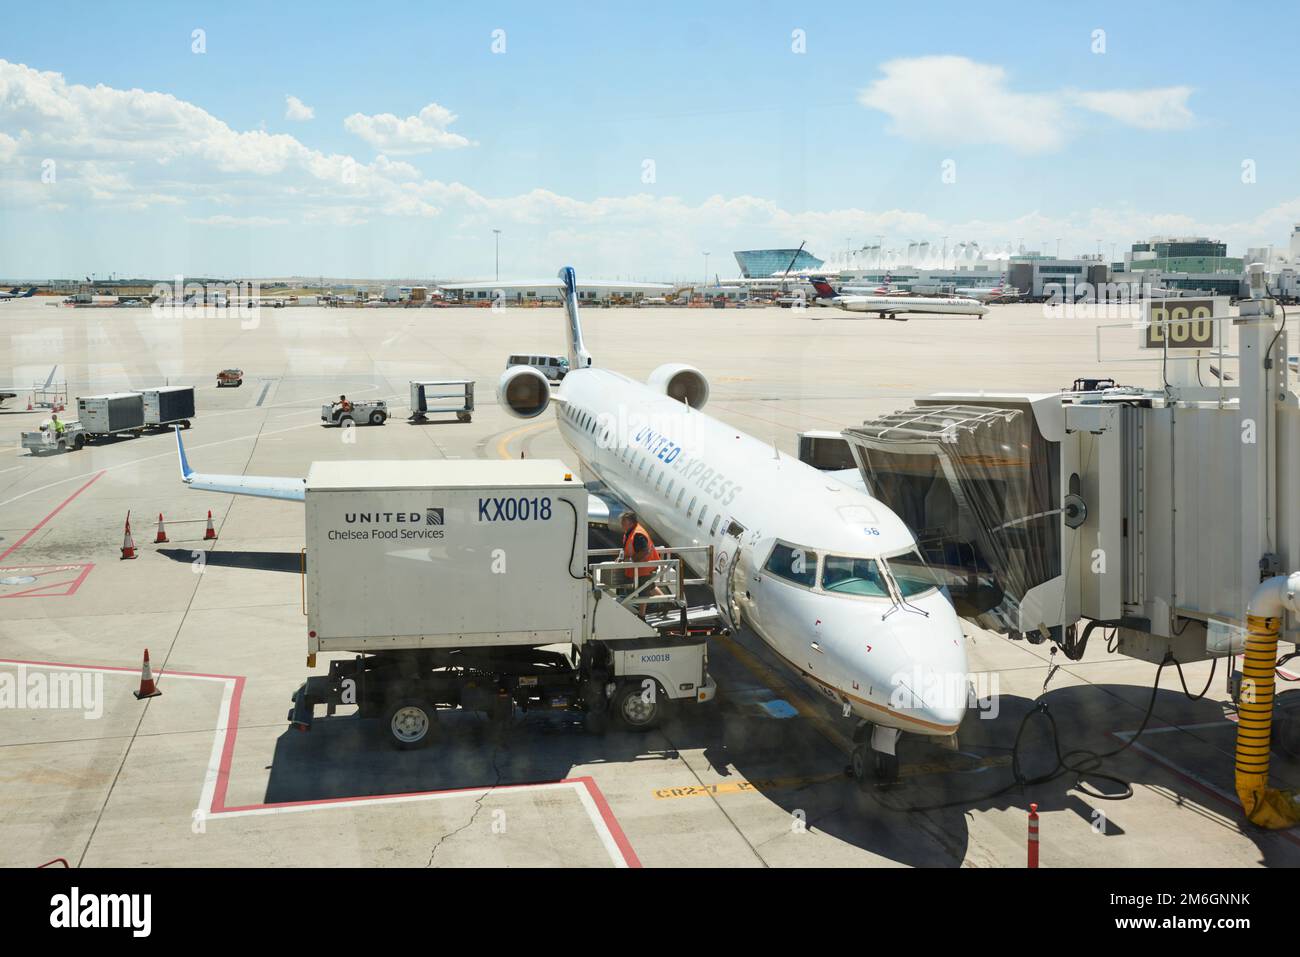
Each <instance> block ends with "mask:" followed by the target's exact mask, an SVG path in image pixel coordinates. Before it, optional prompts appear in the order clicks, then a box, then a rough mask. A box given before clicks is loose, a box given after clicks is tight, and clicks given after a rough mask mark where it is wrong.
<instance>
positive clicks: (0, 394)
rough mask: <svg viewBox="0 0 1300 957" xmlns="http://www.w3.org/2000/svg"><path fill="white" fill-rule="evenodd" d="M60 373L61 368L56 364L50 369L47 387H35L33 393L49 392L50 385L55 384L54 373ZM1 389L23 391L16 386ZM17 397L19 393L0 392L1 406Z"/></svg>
mask: <svg viewBox="0 0 1300 957" xmlns="http://www.w3.org/2000/svg"><path fill="white" fill-rule="evenodd" d="M58 371H59V367H58V364H57V363H56V364H55V365H53V366H51V367H50V374H49V375H48V376H46V377H45V385H43V386H33V387H32V391H33V392H36V391H47V390H48V389H49V388H50V385H51V384H52V383H53V382H54V373H56V372H58ZM0 389H5V390H8V389H20V390H21V387H20V386H16V385H11V386H0ZM17 396H18V393H17V392H9V391H3V392H0V406H3V405H4V404H5V403H6V402H8V401H9V400H10V399H13V398H17Z"/></svg>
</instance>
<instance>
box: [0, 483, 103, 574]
mask: <svg viewBox="0 0 1300 957" xmlns="http://www.w3.org/2000/svg"><path fill="white" fill-rule="evenodd" d="M105 471H107V470H106V469H100V470H99V471H98V472H96V473H95V474H94V475H93V476H92V477H91V479H90V481H89V482H87V483H86V484H85V485H83V486H81V488H79V489H77V490H76V491H75V492H73V493H72V494H71V495H69V496H68V497H67V498H65V499H64V500H63V501H62V502H60V503H59V504H58V506H57V507H56V508H55V509H54V511H52V512H50V514H49V515H46V516H45V517H44V518H43V519H41V520H40V521H39V522H37V523H36V525H35V527H33V528H32V530H31V531H30V532H28V533H27V534H26V535H24V536H23V537H22V538H20V539H18V541H16V542H14V543H13V544H12V545H10V546H9V547H8V548H7V549H5V550H4V552H0V562H2V561H4V560H5V559H6V558H8V557H9V556H10V555H12V554H13V553H14V552H16V551H17V550H18V548H19V546H21V545H22V544H23V543H24V542H26V541H27V540H28V539H29V538H31V537H32V536H33V535H35V534H36V533H37V532H39V531H40V530H41V529H42V528H44V527H45V524H46V523H47V522H48V521H49V520H50V519H52V518H53V517H54V516H55V515H58V514H59V512H61V511H63V509H64V508H65V507H66V506H67V504H68V503H69V502H71V501H72V500H73V499H74V498H76V497H77V496H78V495H80V494H81V493H82V492H84V491H85V490H86V489H88V488H90V487H91V486H92V485H94V484H95V483H96V482H98V481H99V480H100V479H101V478H103V477H104V472H105Z"/></svg>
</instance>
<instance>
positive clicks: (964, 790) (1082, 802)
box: [265, 676, 1300, 867]
mask: <svg viewBox="0 0 1300 957" xmlns="http://www.w3.org/2000/svg"><path fill="white" fill-rule="evenodd" d="M719 684H720V686H721V688H722V691H721V693H720V696H719V700H718V702H717V703H716V705H709V706H705V707H701V708H687V709H683V710H682V711H680V712H679V713H678V714H677V715H676V716H674V717H673V718H671V719H670V720H669V721H667V722H666V723H665V725H664V726H663V728H662V729H660V730H659V731H654V732H650V733H648V734H633V733H627V732H621V731H609V732H607V733H605V734H591V733H588V732H587V731H585V730H584V728H583V725H582V722H581V720H580V719H578V718H577V717H575V716H573V715H570V714H566V713H558V712H557V713H548V712H532V713H528V714H525V715H521V716H518V717H516V719H515V720H514V721H513V722H512V723H511V724H510V725H508V726H507V727H506V728H505V729H504V730H502V729H498V728H494V727H493V726H492V725H491V724H490V723H489V722H488V721H487V720H486V719H485V718H483V717H481V716H479V715H477V714H473V713H468V712H461V711H454V712H443V713H442V715H441V721H440V729H439V733H438V735H437V738H436V739H435V740H434V741H433V742H431V743H430V745H428V746H427V747H426V748H423V749H420V750H416V751H398V750H395V749H393V748H392V747H391V746H390V745H389V744H388V742H387V740H386V738H385V736H384V734H383V730H384V729H383V728H382V727H381V726H380V724H379V722H378V721H373V720H362V719H359V718H357V717H354V716H348V715H339V716H335V717H332V718H319V719H317V720H316V722H315V723H314V725H313V728H312V730H311V732H310V733H308V734H302V733H299V732H295V731H288V730H286V732H285V733H284V734H283V735H281V736H280V738H279V739H278V740H277V743H276V748H275V755H274V759H273V762H272V769H271V777H270V780H269V782H268V785H267V790H266V797H265V800H266V801H267V802H271V803H277V802H284V801H310V800H322V799H329V798H341V797H358V796H378V795H397V794H409V793H418V792H428V791H443V790H456V789H477V788H482V787H486V786H506V785H511V784H527V783H539V782H546V781H558V780H562V779H564V778H568V777H573V776H577V775H585V774H594V775H595V777H596V780H597V782H598V783H599V782H601V781H604V782H605V783H606V788H607V789H608V790H611V791H612V790H614V789H613V788H611V787H609V783H610V782H609V778H607V777H606V775H607V774H609V773H616V772H615V771H614V768H613V766H618V765H630V764H632V763H634V762H635V763H636V764H638V765H642V764H645V763H648V762H659V763H662V765H663V768H664V771H663V774H662V775H657V776H653V777H652V778H651V784H657V785H660V786H658V787H647V789H646V792H645V793H644V794H643V795H635V796H634V797H633V798H632V800H634V801H638V802H639V801H659V800H664V799H681V801H680V804H679V805H678V806H680V807H681V808H682V811H683V812H684V813H685V814H687V816H688V818H687V819H689V812H690V811H691V810H693V809H698V810H704V809H705V808H704V807H703V806H702V805H703V804H704V803H711V802H716V803H717V805H718V806H719V807H720V808H721V809H722V810H724V811H727V810H730V809H732V808H735V809H741V808H742V807H743V805H744V804H745V802H767V803H768V804H769V805H770V806H772V807H775V808H779V809H780V810H781V811H782V812H783V814H784V815H786V816H788V820H789V822H790V825H789V828H790V830H789V834H790V835H791V836H792V839H795V840H798V839H801V838H800V836H799V834H798V832H799V830H800V829H801V828H805V827H806V828H807V829H808V830H811V831H817V832H821V833H822V834H825V835H828V836H831V837H833V838H835V839H836V840H838V841H842V842H844V843H846V844H849V845H851V846H853V847H856V848H860V849H862V850H864V851H866V852H868V853H870V854H872V855H874V856H876V857H878V858H880V859H882V861H889V862H896V863H900V864H905V865H911V866H922V867H957V866H960V865H961V864H962V863H963V861H964V860H965V859H966V857H967V852H968V845H969V840H970V829H969V823H970V820H971V817H970V816H971V814H972V813H973V812H981V811H999V810H1001V811H1013V812H1021V814H1022V815H1023V814H1024V813H1026V812H1027V810H1028V806H1029V803H1030V802H1035V803H1037V804H1038V806H1039V811H1040V813H1049V812H1054V811H1060V810H1067V811H1069V812H1071V814H1072V815H1073V818H1074V820H1075V824H1074V825H1069V824H1065V825H1056V829H1057V831H1058V834H1061V832H1062V831H1069V832H1070V833H1071V837H1070V838H1069V840H1070V847H1071V848H1073V851H1072V853H1071V854H1070V862H1071V863H1073V864H1076V865H1077V864H1080V863H1087V861H1090V860H1093V859H1095V861H1096V863H1098V864H1101V863H1103V862H1105V861H1107V860H1113V859H1114V857H1113V854H1114V852H1116V851H1118V850H1120V848H1119V847H1114V846H1112V842H1116V843H1119V844H1122V843H1123V842H1124V841H1125V838H1126V837H1127V836H1129V835H1130V834H1137V835H1141V834H1142V830H1143V829H1142V822H1143V820H1148V821H1149V820H1150V815H1151V814H1152V813H1159V812H1153V811H1152V809H1151V805H1150V800H1149V799H1150V796H1151V795H1152V794H1155V795H1157V796H1159V797H1161V798H1163V799H1164V800H1165V801H1167V802H1168V811H1167V813H1168V814H1169V815H1175V814H1187V813H1188V812H1189V811H1190V812H1191V813H1193V814H1196V815H1198V816H1199V817H1201V818H1203V819H1210V820H1212V821H1214V822H1215V823H1216V824H1217V825H1218V826H1220V827H1222V828H1224V829H1225V830H1227V831H1229V832H1235V833H1237V834H1240V835H1241V836H1242V837H1244V838H1246V839H1249V840H1251V841H1252V842H1254V844H1255V846H1256V848H1257V850H1258V853H1259V860H1260V861H1261V862H1262V863H1264V864H1267V865H1290V866H1295V865H1297V864H1300V837H1298V836H1297V835H1295V834H1292V833H1290V832H1284V833H1278V832H1267V831H1261V830H1258V829H1256V828H1253V827H1251V826H1249V825H1247V824H1245V822H1244V820H1243V817H1242V814H1241V809H1240V807H1238V806H1237V805H1236V803H1235V797H1234V795H1233V754H1232V749H1233V743H1234V741H1235V733H1236V725H1235V724H1233V723H1232V722H1231V721H1229V720H1228V719H1227V718H1226V717H1225V715H1224V710H1223V706H1222V705H1221V704H1219V703H1215V702H1209V701H1200V702H1192V701H1189V700H1188V699H1187V698H1186V697H1185V696H1184V695H1183V694H1182V693H1181V692H1178V691H1161V692H1160V693H1159V694H1158V695H1157V697H1156V705H1155V708H1156V714H1157V715H1158V716H1160V717H1157V718H1153V719H1152V721H1151V725H1152V727H1151V728H1150V729H1148V731H1147V732H1146V733H1145V734H1144V735H1143V736H1142V737H1141V738H1140V739H1139V744H1140V746H1141V747H1140V748H1137V747H1134V748H1128V749H1125V750H1123V751H1122V752H1120V753H1118V754H1114V755H1111V756H1106V755H1107V754H1108V752H1112V751H1114V750H1115V749H1117V748H1119V747H1120V745H1122V744H1123V743H1124V741H1125V738H1124V737H1123V736H1122V735H1121V736H1117V735H1116V734H1115V733H1116V732H1129V731H1132V730H1135V729H1136V727H1137V726H1138V725H1139V724H1140V723H1141V714H1142V712H1143V711H1144V710H1145V706H1146V700H1147V698H1148V693H1147V692H1144V691H1143V689H1140V688H1136V687H1134V686H1126V685H1083V686H1075V687H1068V688H1061V689H1059V690H1053V691H1049V692H1048V693H1047V694H1045V695H1044V696H1043V697H1042V698H1041V699H1039V700H1037V701H1034V700H1030V699H1027V698H1022V697H1015V696H1006V695H1004V696H1002V697H1001V698H1000V699H999V701H998V706H999V707H998V713H997V715H996V716H995V717H988V718H981V717H979V715H978V713H977V712H974V711H972V712H971V713H970V715H969V716H968V719H967V721H966V723H965V724H964V725H963V727H962V732H961V736H960V737H961V745H960V750H958V751H951V750H948V749H945V748H941V747H938V746H935V745H932V744H929V743H927V742H926V741H925V740H924V739H920V738H915V737H905V738H904V739H903V744H902V745H901V747H900V757H901V759H902V776H901V779H900V781H899V782H898V783H897V784H894V785H891V786H889V787H880V786H878V785H876V784H874V783H871V784H868V785H867V786H866V787H863V786H860V785H859V784H858V783H857V782H856V781H854V780H852V779H851V778H850V777H849V776H848V775H847V773H846V763H847V756H846V755H845V754H844V753H843V752H842V751H841V750H840V749H839V748H838V747H837V746H835V745H834V744H832V743H831V741H830V739H828V738H827V737H826V736H825V735H824V734H823V733H822V732H821V731H820V730H819V728H818V726H817V723H816V722H814V721H813V720H812V719H811V718H810V717H809V716H807V715H806V714H795V716H793V717H789V718H776V717H772V716H770V715H769V714H768V713H767V712H766V711H765V710H764V709H763V708H762V707H761V706H756V705H755V704H754V702H753V700H751V699H750V698H749V697H748V696H747V695H746V693H745V690H744V689H742V688H737V689H736V691H737V693H736V694H734V695H729V694H728V689H727V685H726V683H725V676H723V677H722V678H720V680H719ZM1287 698H1294V699H1295V700H1294V701H1286V699H1287ZM1117 699H1118V700H1123V701H1126V702H1129V703H1131V704H1137V706H1138V707H1139V708H1140V709H1141V710H1138V711H1136V712H1134V711H1133V710H1132V709H1131V708H1124V709H1123V713H1124V714H1125V715H1130V716H1131V715H1133V714H1136V716H1137V717H1136V720H1126V718H1125V717H1121V718H1119V719H1117V718H1116V717H1115V715H1116V710H1117V709H1116V705H1117ZM1279 702H1280V703H1279V708H1280V709H1282V710H1283V711H1287V710H1290V711H1293V712H1294V713H1296V714H1300V710H1297V708H1300V692H1294V693H1290V694H1287V695H1283V696H1282V697H1281V698H1280V699H1279ZM1041 703H1046V705H1047V709H1048V712H1049V713H1050V714H1051V715H1052V717H1053V718H1054V720H1055V722H1056V728H1057V735H1058V736H1059V737H1058V739H1056V740H1054V739H1053V737H1052V735H1051V731H1050V723H1049V722H1048V721H1047V720H1046V719H1044V718H1042V717H1041V716H1035V717H1033V718H1030V720H1029V722H1028V724H1027V725H1026V727H1025V730H1024V734H1023V737H1022V740H1021V746H1020V751H1019V765H1020V770H1021V773H1022V775H1023V776H1024V777H1025V778H1027V779H1034V778H1037V777H1040V776H1044V775H1048V774H1051V773H1052V771H1053V769H1054V768H1056V767H1057V763H1056V758H1057V753H1058V747H1059V750H1060V751H1061V752H1066V753H1068V752H1070V751H1072V750H1073V749H1076V748H1087V749H1090V750H1091V751H1092V752H1093V753H1095V754H1098V755H1102V756H1103V757H1102V759H1101V761H1100V762H1099V763H1097V762H1093V761H1090V760H1087V759H1085V758H1084V756H1083V755H1077V754H1076V755H1075V756H1074V757H1073V758H1071V759H1070V760H1071V761H1072V763H1075V764H1079V765H1081V766H1083V767H1084V768H1085V770H1082V771H1080V772H1078V773H1076V772H1073V771H1065V772H1062V773H1059V774H1058V775H1057V776H1056V777H1054V778H1052V779H1051V780H1048V781H1045V782H1043V783H1039V784H1034V785H1029V786H1026V787H1021V786H1019V785H1016V784H1015V783H1014V777H1013V769H1012V746H1013V744H1014V742H1015V740H1016V736H1017V733H1018V732H1019V731H1020V728H1021V725H1022V721H1023V719H1024V718H1025V716H1026V715H1028V714H1030V713H1031V712H1034V711H1035V710H1037V709H1038V708H1039V707H1040V704H1041ZM1171 717H1173V718H1174V720H1176V722H1177V724H1178V725H1180V726H1181V727H1186V726H1188V725H1197V727H1196V728H1195V729H1192V730H1188V731H1182V730H1180V731H1172V730H1162V729H1169V727H1170V718H1171ZM830 718H831V720H835V718H834V716H830ZM1279 737H1280V735H1279ZM678 758H680V759H681V760H682V761H684V762H685V763H686V765H687V766H688V767H687V768H684V767H683V766H682V764H681V763H679V762H678V761H677V760H676V759H678ZM602 765H603V766H608V769H607V770H605V771H602V770H601V766H602ZM1271 781H1272V783H1273V784H1274V785H1275V786H1278V787H1293V786H1296V785H1298V784H1300V762H1298V761H1297V760H1296V759H1294V758H1292V757H1291V756H1289V755H1288V754H1286V753H1283V752H1282V751H1281V750H1280V749H1279V748H1277V747H1275V749H1274V755H1273V768H1272V777H1271ZM1130 788H1137V789H1139V790H1140V791H1141V792H1142V794H1143V796H1144V798H1145V799H1146V800H1144V802H1143V804H1144V807H1143V808H1142V809H1140V810H1139V809H1137V808H1136V806H1135V805H1133V804H1130V803H1128V801H1126V800H1124V799H1123V795H1124V794H1126V793H1127V791H1128V790H1129V789H1130ZM1083 789H1086V791H1084V790H1083ZM1088 792H1091V793H1088ZM1117 798H1118V799H1117ZM696 802H702V803H701V804H697V803H696ZM674 804H678V802H677V801H670V802H668V806H669V808H671V807H672V806H673V805H674ZM729 806H730V807H729ZM614 810H615V813H619V811H620V808H619V807H618V806H617V804H616V806H615V808H614ZM708 810H709V811H712V810H713V808H708ZM751 810H752V807H751ZM768 824H769V826H765V827H764V828H763V829H762V831H761V836H762V837H764V839H767V838H769V837H770V835H771V831H772V828H771V827H770V819H769V821H768ZM1022 826H1023V825H1021V824H1020V823H1019V822H1017V824H1016V827H1017V829H1019V828H1021V827H1022ZM1162 827H1163V828H1169V829H1171V830H1172V825H1171V824H1169V823H1168V822H1163V823H1162ZM751 836H752V835H751ZM780 839H781V838H780V837H779V836H778V838H777V840H780ZM1022 839H1023V838H1022V837H1021V835H1020V833H1019V831H1018V833H1017V840H1022ZM1059 839H1060V840H1062V841H1064V840H1066V837H1065V835H1064V834H1061V837H1060V838H1059ZM1089 841H1096V844H1095V849H1092V850H1089V851H1088V855H1090V856H1087V857H1084V856H1082V855H1081V852H1080V851H1079V848H1080V847H1081V846H1082V847H1089V848H1091V847H1093V845H1089V844H1087V842H1089ZM1058 846H1061V845H1058ZM1050 853H1051V852H1050V850H1045V851H1044V855H1045V860H1050V856H1049V855H1050ZM1194 856H1195V855H1192V856H1191V857H1189V858H1188V861H1190V860H1191V859H1192V857H1194ZM1060 859H1062V858H1058V860H1060ZM998 863H1001V864H1013V865H1015V864H1019V859H1018V858H1017V859H1016V860H1012V861H1002V860H999V862H998ZM1161 863H1166V864H1175V865H1176V864H1178V863H1180V861H1178V860H1176V859H1170V860H1165V861H1162V862H1161Z"/></svg>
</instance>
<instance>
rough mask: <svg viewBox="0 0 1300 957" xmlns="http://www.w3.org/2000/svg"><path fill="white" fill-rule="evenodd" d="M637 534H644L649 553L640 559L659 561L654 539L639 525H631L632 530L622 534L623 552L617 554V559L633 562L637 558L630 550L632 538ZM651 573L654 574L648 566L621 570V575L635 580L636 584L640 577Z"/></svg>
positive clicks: (638, 582) (629, 579)
mask: <svg viewBox="0 0 1300 957" xmlns="http://www.w3.org/2000/svg"><path fill="white" fill-rule="evenodd" d="M637 535H644V536H645V540H646V542H647V545H648V549H649V554H648V555H647V556H646V557H645V558H644V559H642V560H643V561H647V562H657V561H659V549H657V548H655V541H654V539H653V538H651V537H650V533H649V532H647V531H646V530H645V529H644V528H642V527H641V526H640V525H633V526H632V530H631V531H629V532H628V533H627V534H626V535H624V536H623V553H622V554H621V555H620V556H619V560H620V561H624V562H634V561H637V560H638V559H637V558H636V556H635V553H634V552H633V550H632V539H633V538H635V537H636V536H637ZM653 574H654V570H653V569H649V568H645V569H636V568H627V569H624V570H623V575H624V576H625V577H626V578H627V579H628V581H632V582H635V583H636V584H638V585H639V584H640V583H641V578H642V577H643V576H645V577H648V576H650V575H653Z"/></svg>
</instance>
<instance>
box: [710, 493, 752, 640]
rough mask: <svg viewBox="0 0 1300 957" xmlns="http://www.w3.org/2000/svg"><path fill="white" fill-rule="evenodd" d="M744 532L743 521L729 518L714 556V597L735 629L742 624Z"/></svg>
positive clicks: (724, 616) (723, 615)
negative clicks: (742, 537) (742, 551)
mask: <svg viewBox="0 0 1300 957" xmlns="http://www.w3.org/2000/svg"><path fill="white" fill-rule="evenodd" d="M744 534H745V526H744V525H741V524H740V523H739V522H737V521H736V520H735V519H730V518H729V519H727V521H726V523H725V524H724V525H723V527H722V536H721V538H720V540H719V542H718V549H717V556H716V557H715V558H714V560H713V597H714V599H715V600H716V601H717V603H718V611H720V612H721V613H722V617H723V618H725V619H726V621H727V623H728V624H729V625H731V628H732V630H733V631H734V630H735V629H737V628H739V627H740V618H741V613H742V609H743V598H742V596H743V590H744V588H745V572H744V569H743V568H742V567H741V566H742V565H743V564H744V562H743V555H742V553H741V550H740V538H741V536H742V535H744Z"/></svg>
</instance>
